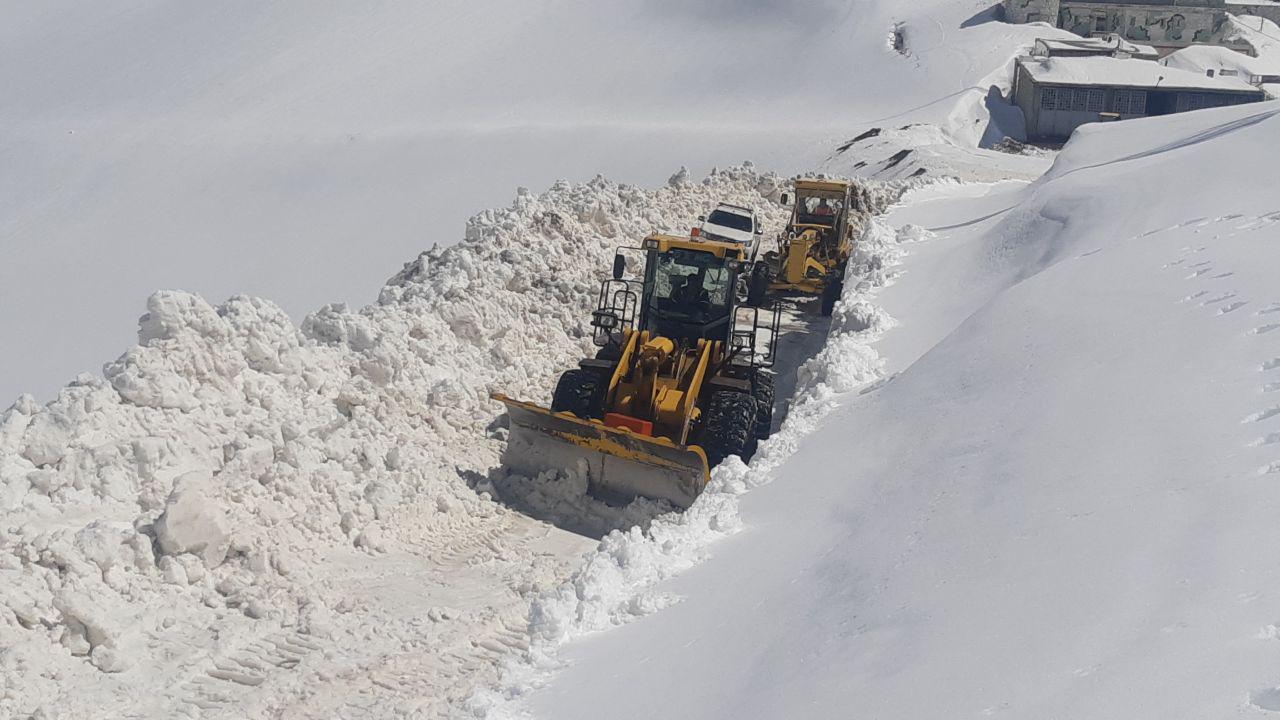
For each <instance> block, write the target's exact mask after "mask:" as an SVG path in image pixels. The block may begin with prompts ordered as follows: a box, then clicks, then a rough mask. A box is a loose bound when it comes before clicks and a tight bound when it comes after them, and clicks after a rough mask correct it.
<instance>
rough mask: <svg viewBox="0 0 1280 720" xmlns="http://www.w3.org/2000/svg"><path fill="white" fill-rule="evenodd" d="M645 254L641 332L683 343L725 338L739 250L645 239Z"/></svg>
mask: <svg viewBox="0 0 1280 720" xmlns="http://www.w3.org/2000/svg"><path fill="white" fill-rule="evenodd" d="M645 250H646V255H647V257H646V262H645V276H644V293H643V300H642V304H641V308H640V326H641V329H642V330H649V331H650V332H653V333H655V334H657V335H661V336H663V337H670V338H673V339H679V340H684V341H695V340H698V339H702V338H705V339H708V340H727V339H728V338H729V336H730V335H731V334H732V331H733V313H734V303H735V289H736V288H737V283H738V272H739V269H740V267H741V258H740V255H741V252H742V250H741V248H740V247H739V246H737V245H736V244H733V243H718V242H697V241H690V240H687V239H677V238H669V237H662V236H658V237H651V238H649V239H647V240H646V241H645Z"/></svg>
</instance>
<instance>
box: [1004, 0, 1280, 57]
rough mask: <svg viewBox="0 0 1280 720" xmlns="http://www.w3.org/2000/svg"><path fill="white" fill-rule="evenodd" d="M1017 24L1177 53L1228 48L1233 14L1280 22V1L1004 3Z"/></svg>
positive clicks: (1050, 0) (1014, 0) (1012, 0)
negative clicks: (1200, 46) (1109, 35)
mask: <svg viewBox="0 0 1280 720" xmlns="http://www.w3.org/2000/svg"><path fill="white" fill-rule="evenodd" d="M1004 11H1005V20H1006V21H1008V22H1011V23H1027V22H1036V21H1040V22H1048V23H1052V24H1053V25H1056V26H1057V27H1060V28H1063V29H1064V30H1070V31H1071V32H1073V33H1075V34H1077V35H1080V36H1082V37H1089V36H1090V35H1094V34H1096V33H1102V32H1114V33H1119V34H1120V35H1122V36H1123V37H1125V38H1126V39H1128V40H1130V41H1132V42H1135V43H1142V44H1145V45H1154V46H1156V47H1157V48H1162V49H1165V50H1171V49H1176V48H1182V47H1186V46H1188V45H1192V44H1195V43H1206V44H1210V45H1228V46H1230V44H1229V43H1227V42H1226V41H1225V36H1226V33H1227V31H1228V30H1229V24H1228V22H1227V12H1228V11H1230V12H1232V13H1234V14H1237V15H1258V16H1261V17H1265V18H1267V19H1269V20H1273V21H1275V22H1280V3H1272V2H1261V1H1259V2H1256V3H1246V4H1239V5H1236V4H1232V5H1227V4H1225V2H1224V0H1129V1H1128V2H1106V0H1096V1H1095V2H1087V1H1080V0H1004Z"/></svg>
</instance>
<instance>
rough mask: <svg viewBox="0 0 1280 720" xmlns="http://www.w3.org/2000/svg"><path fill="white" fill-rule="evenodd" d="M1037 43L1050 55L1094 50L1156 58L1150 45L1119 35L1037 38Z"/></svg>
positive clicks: (1154, 50) (1154, 51)
mask: <svg viewBox="0 0 1280 720" xmlns="http://www.w3.org/2000/svg"><path fill="white" fill-rule="evenodd" d="M1036 42H1037V43H1040V44H1042V45H1044V47H1045V49H1046V50H1048V51H1049V54H1050V55H1053V54H1055V53H1057V52H1070V51H1073V50H1074V51H1079V50H1093V51H1097V52H1126V53H1130V54H1132V55H1150V56H1153V57H1154V56H1155V55H1156V54H1157V53H1156V49H1155V48H1154V47H1152V46H1150V45H1139V44H1137V43H1133V42H1129V41H1128V40H1126V39H1124V38H1122V37H1120V36H1119V35H1117V34H1114V33H1109V34H1108V35H1107V36H1106V37H1087V38H1069V39H1068V38H1037V39H1036Z"/></svg>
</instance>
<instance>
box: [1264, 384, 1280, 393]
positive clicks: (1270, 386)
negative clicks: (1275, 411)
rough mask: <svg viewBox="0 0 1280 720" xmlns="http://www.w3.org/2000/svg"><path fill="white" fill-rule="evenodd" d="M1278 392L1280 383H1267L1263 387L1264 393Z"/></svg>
mask: <svg viewBox="0 0 1280 720" xmlns="http://www.w3.org/2000/svg"><path fill="white" fill-rule="evenodd" d="M1277 390H1280V383H1267V384H1266V385H1263V386H1262V392H1264V393H1269V392H1275V391H1277Z"/></svg>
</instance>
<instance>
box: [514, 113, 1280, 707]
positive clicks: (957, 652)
mask: <svg viewBox="0 0 1280 720" xmlns="http://www.w3.org/2000/svg"><path fill="white" fill-rule="evenodd" d="M1277 115H1280V107H1277V106H1276V105H1274V104H1265V105H1254V106H1248V107H1240V108H1233V109H1224V110H1217V111H1205V112H1197V113H1191V114H1187V115H1181V116H1174V117H1167V118H1160V119H1152V120H1145V121H1134V122H1127V123H1121V124H1116V125H1109V126H1091V127H1087V128H1085V129H1082V130H1081V131H1079V132H1078V134H1077V137H1076V138H1075V139H1073V140H1072V142H1071V143H1070V144H1069V145H1068V146H1067V148H1066V149H1065V150H1064V151H1063V153H1062V155H1061V156H1060V157H1059V158H1058V160H1057V162H1056V163H1055V165H1054V167H1053V170H1052V171H1051V172H1050V173H1048V175H1046V177H1045V178H1044V179H1042V180H1041V181H1039V182H1037V183H1035V184H1033V185H1032V186H1030V187H1028V188H1025V189H1018V188H1017V187H1016V186H1015V187H1012V188H1011V187H1009V186H999V187H996V188H993V190H992V192H991V193H990V194H989V195H987V196H985V197H974V196H973V193H971V192H967V191H965V192H964V193H963V194H959V193H958V194H957V195H956V196H955V197H954V198H951V199H948V198H947V197H946V194H945V193H942V192H939V191H938V190H931V191H928V192H929V193H930V194H927V195H923V196H920V198H919V199H920V202H919V203H918V204H913V203H912V200H911V198H910V197H908V199H907V202H906V204H904V205H903V206H902V207H901V208H900V209H899V210H898V211H896V212H895V213H893V214H891V216H890V218H889V220H890V221H891V222H895V223H905V222H922V223H926V224H928V225H930V226H932V227H933V228H934V233H935V234H936V237H934V238H933V239H931V240H930V241H929V242H928V243H924V244H921V245H919V246H917V247H914V248H913V255H912V256H909V257H908V258H907V259H906V260H905V261H904V263H903V266H902V267H903V269H904V271H905V272H904V274H903V275H902V277H901V278H900V280H899V281H898V282H897V283H896V284H895V285H893V286H892V287H890V288H889V289H887V290H886V291H884V292H883V293H882V294H881V296H879V297H878V298H876V302H878V303H879V304H881V305H882V306H883V307H884V308H885V309H886V311H887V312H889V313H890V314H892V315H893V316H895V317H897V319H898V320H899V323H900V324H899V326H897V327H894V328H892V329H891V330H889V331H888V332H887V333H885V335H884V340H883V341H881V342H880V343H879V344H878V345H877V346H876V347H877V348H878V349H880V350H881V351H882V352H883V354H884V357H885V360H886V362H887V366H888V369H889V370H890V371H891V372H892V377H891V379H890V380H889V381H888V382H884V383H881V384H878V385H876V386H874V387H873V388H871V389H869V390H867V391H864V392H860V393H848V394H846V395H844V396H843V397H841V398H840V401H839V408H838V409H837V410H836V411H834V413H832V414H831V415H830V416H829V417H828V419H827V420H826V422H825V423H824V425H823V427H822V428H821V429H820V430H818V431H817V432H815V433H813V434H812V435H809V436H808V437H807V438H805V439H804V440H802V441H801V442H800V444H799V447H798V449H797V450H796V453H795V454H794V455H793V456H792V457H791V459H790V460H789V461H788V462H786V463H784V464H783V465H782V466H781V467H779V468H778V469H777V470H776V471H774V472H773V473H772V482H770V483H769V484H767V485H765V486H763V487H760V488H758V489H756V490H753V491H752V492H750V493H748V494H746V495H745V496H743V498H742V499H741V522H742V525H743V528H744V529H743V531H742V532H741V533H739V534H738V535H737V536H736V537H734V538H733V539H731V540H728V541H725V542H722V543H720V544H718V545H715V546H714V547H713V549H712V554H713V555H714V557H712V558H711V559H710V560H708V561H706V562H705V563H703V564H701V565H699V566H697V567H696V568H694V569H692V570H690V571H688V572H687V573H685V574H683V575H681V576H679V577H678V578H676V579H675V580H673V581H670V582H668V583H665V584H663V585H660V586H658V587H657V588H656V592H659V593H661V594H662V596H663V597H667V598H668V600H667V602H666V604H667V605H670V604H671V603H672V598H673V597H682V598H683V600H682V601H681V602H678V603H675V604H674V606H672V607H667V608H666V609H665V610H663V611H662V612H659V613H657V614H654V615H652V616H649V617H646V618H644V619H643V620H640V621H639V622H634V623H631V624H629V625H627V626H625V627H623V628H621V629H618V630H615V631H612V632H610V633H607V634H603V635H599V636H595V637H590V638H588V639H585V640H582V641H580V642H578V643H575V644H571V645H569V646H567V648H565V649H563V650H562V655H561V657H562V658H567V659H568V661H569V662H570V667H569V668H568V669H566V670H564V672H563V674H562V675H560V676H559V677H557V678H555V679H553V680H552V682H551V683H550V685H549V686H548V687H546V688H545V689H544V690H542V691H540V692H537V693H535V694H534V695H533V698H532V700H531V701H530V704H529V707H531V708H532V709H533V710H534V711H535V712H536V714H537V715H538V716H541V717H556V718H574V717H596V716H598V715H599V713H600V708H601V707H606V706H607V707H609V708H610V714H611V716H613V717H619V718H628V717H635V718H641V717H689V718H694V717H696V718H715V717H724V718H729V717H735V718H736V717H758V718H766V717H767V718H782V717H849V716H867V717H912V718H954V717H980V716H997V717H999V716H1008V717H1072V718H1116V717H1160V718H1205V717H1228V716H1237V715H1238V716H1244V717H1250V716H1257V715H1260V714H1263V713H1265V712H1267V711H1275V710H1280V690H1278V689H1276V688H1277V685H1280V675H1277V674H1276V663H1277V661H1280V645H1277V644H1276V643H1277V641H1276V637H1277V630H1276V624H1277V620H1278V619H1280V616H1278V615H1277V613H1280V605H1278V604H1277V599H1278V598H1280V578H1278V577H1277V574H1276V568H1277V567H1280V550H1278V549H1277V548H1280V543H1278V542H1277V541H1278V540H1280V531H1278V530H1277V525H1276V522H1275V517H1276V514H1277V511H1278V510H1280V501H1278V500H1277V495H1276V493H1275V492H1274V479H1275V478H1276V477H1277V475H1276V473H1277V471H1280V454H1278V451H1277V450H1276V449H1275V448H1277V447H1280V444H1277V443H1278V442H1280V426H1277V425H1275V423H1277V422H1280V406H1278V405H1277V399H1276V397H1274V394H1275V393H1276V392H1277V391H1280V382H1277V379H1278V378H1277V377H1274V376H1273V374H1274V373H1275V372H1280V345H1278V344H1277V343H1280V332H1277V328H1280V320H1276V319H1275V318H1277V317H1280V295H1277V290H1276V286H1275V282H1274V278H1275V277H1276V276H1277V273H1278V272H1280V255H1278V254H1277V247H1278V246H1277V245H1276V243H1277V241H1280V207H1278V206H1277V204H1276V202H1275V200H1274V198H1273V197H1272V196H1271V193H1270V192H1269V190H1268V188H1270V187H1272V186H1273V185H1275V183H1276V182H1277V181H1280V177H1278V176H1277V172H1278V168H1280V155H1278V154H1277V152H1276V151H1275V150H1274V144H1273V143H1270V138H1272V137H1273V136H1274V135H1275V133H1276V132H1277V131H1280V117H1277ZM1206 179H1212V182H1206ZM930 198H932V199H930ZM925 200H928V201H927V202H926V201H925ZM619 557H632V558H637V557H642V555H641V554H640V553H639V551H632V552H630V553H624V554H619ZM583 582H585V587H584V589H582V590H580V592H579V597H590V596H591V591H592V588H593V586H592V584H591V579H590V578H585V579H584V580H583Z"/></svg>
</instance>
